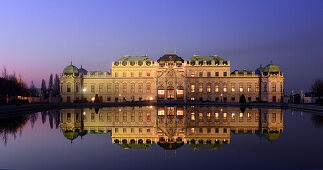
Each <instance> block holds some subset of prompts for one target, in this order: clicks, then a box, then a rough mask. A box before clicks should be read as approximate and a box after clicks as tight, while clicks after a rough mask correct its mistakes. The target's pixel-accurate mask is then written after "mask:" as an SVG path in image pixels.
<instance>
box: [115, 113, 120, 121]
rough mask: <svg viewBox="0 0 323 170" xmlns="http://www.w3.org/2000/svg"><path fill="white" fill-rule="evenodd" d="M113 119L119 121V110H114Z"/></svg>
mask: <svg viewBox="0 0 323 170" xmlns="http://www.w3.org/2000/svg"><path fill="white" fill-rule="evenodd" d="M114 120H115V121H119V112H116V114H115V115H114Z"/></svg>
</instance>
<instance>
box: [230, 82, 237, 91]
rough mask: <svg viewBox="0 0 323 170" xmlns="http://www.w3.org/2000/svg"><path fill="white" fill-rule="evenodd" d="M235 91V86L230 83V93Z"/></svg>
mask: <svg viewBox="0 0 323 170" xmlns="http://www.w3.org/2000/svg"><path fill="white" fill-rule="evenodd" d="M235 91H236V87H235V85H234V84H233V83H232V84H231V92H235Z"/></svg>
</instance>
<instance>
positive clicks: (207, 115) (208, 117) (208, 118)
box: [206, 112, 211, 120]
mask: <svg viewBox="0 0 323 170" xmlns="http://www.w3.org/2000/svg"><path fill="white" fill-rule="evenodd" d="M206 118H207V120H211V113H210V112H208V113H207V114H206Z"/></svg>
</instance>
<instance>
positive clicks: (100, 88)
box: [99, 84, 103, 93]
mask: <svg viewBox="0 0 323 170" xmlns="http://www.w3.org/2000/svg"><path fill="white" fill-rule="evenodd" d="M99 92H100V93H102V92H103V84H100V85H99Z"/></svg>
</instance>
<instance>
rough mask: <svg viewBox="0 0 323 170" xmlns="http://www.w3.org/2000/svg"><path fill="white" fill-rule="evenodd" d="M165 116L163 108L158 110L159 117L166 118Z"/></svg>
mask: <svg viewBox="0 0 323 170" xmlns="http://www.w3.org/2000/svg"><path fill="white" fill-rule="evenodd" d="M164 115H165V109H164V108H162V107H159V108H158V116H164Z"/></svg>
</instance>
